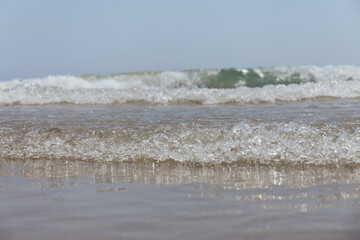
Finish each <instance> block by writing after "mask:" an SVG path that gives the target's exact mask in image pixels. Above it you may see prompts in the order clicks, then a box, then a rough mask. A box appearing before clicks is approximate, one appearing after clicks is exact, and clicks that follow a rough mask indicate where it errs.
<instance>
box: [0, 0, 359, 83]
mask: <svg viewBox="0 0 360 240" xmlns="http://www.w3.org/2000/svg"><path fill="white" fill-rule="evenodd" d="M308 64H314V65H320V66H322V65H328V64H332V65H340V64H350V65H360V1H356V0H338V1H331V0H316V1H315V0H308V1H306V0H298V1H292V0H282V1H270V0H264V1H261V0H249V1H240V0H238V1H236V0H217V1H215V0H188V1H186V0H177V1H171V0H143V1H141V0H128V1H125V0H124V1H121V0H118V1H115V0H114V1H110V0H109V1H106V0H98V1H91V0H84V1H80V0H79V1H77V0H59V1H55V0H53V1H51V0H31V1H30V0H22V1H19V0H0V80H7V79H11V78H27V77H42V76H46V75H50V74H87V73H97V74H107V73H119V72H132V71H144V70H181V69H194V68H223V67H226V68H228V67H256V66H274V65H308Z"/></svg>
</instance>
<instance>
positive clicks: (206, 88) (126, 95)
mask: <svg viewBox="0 0 360 240" xmlns="http://www.w3.org/2000/svg"><path fill="white" fill-rule="evenodd" d="M358 97H360V67H355V66H326V67H316V66H299V67H272V68H250V69H235V68H231V69H217V70H216V69H215V70H189V71H172V72H170V71H165V72H140V73H129V74H116V75H106V76H97V75H86V76H49V77H45V78H34V79H22V80H19V79H15V80H9V81H1V82H0V105H14V104H22V105H34V104H35V105H37V104H56V103H70V104H121V103H136V102H142V103H151V104H178V103H191V104H209V105H211V104H227V103H236V104H246V103H255V104H256V103H264V102H279V101H301V100H307V99H316V98H358Z"/></svg>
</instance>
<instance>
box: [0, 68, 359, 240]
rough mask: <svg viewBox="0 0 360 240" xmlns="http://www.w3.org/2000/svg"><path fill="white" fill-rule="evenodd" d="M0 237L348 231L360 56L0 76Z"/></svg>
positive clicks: (352, 213) (355, 214)
mask: <svg viewBox="0 0 360 240" xmlns="http://www.w3.org/2000/svg"><path fill="white" fill-rule="evenodd" d="M0 193H1V194H0V239H74V238H75V239H99V238H101V239H184V238H185V239H220V238H226V239H263V238H267V239H289V238H291V239H309V238H316V239H357V237H358V236H359V234H360V67H356V66H325V67H317V66H294V67H285V66H279V67H267V68H265V67H263V68H248V69H237V68H229V69H198V70H187V71H163V72H139V73H126V74H125V73H124V74H113V75H101V76H100V75H82V76H71V75H67V76H48V77H44V78H32V79H13V80H8V81H0Z"/></svg>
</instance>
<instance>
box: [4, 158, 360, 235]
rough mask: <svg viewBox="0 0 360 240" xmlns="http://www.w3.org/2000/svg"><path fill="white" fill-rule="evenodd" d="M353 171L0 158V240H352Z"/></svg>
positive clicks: (357, 219)
mask: <svg viewBox="0 0 360 240" xmlns="http://www.w3.org/2000/svg"><path fill="white" fill-rule="evenodd" d="M359 235H360V169H359V168H356V167H354V168H352V167H342V168H335V167H317V166H303V167H299V166H298V167H285V166H279V167H271V166H256V165H255V166H246V165H245V166H241V165H239V164H230V165H229V164H226V165H225V164H224V165H217V166H212V165H196V164H184V163H177V162H173V161H167V162H163V163H159V162H146V163H144V162H138V163H137V162H132V163H131V162H130V163H113V162H112V163H111V162H109V163H99V162H84V161H65V160H63V161H61V160H56V161H55V160H54V161H49V160H43V161H42V160H39V159H37V160H5V159H1V160H0V239H265V238H266V239H357V237H358V236H359Z"/></svg>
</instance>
